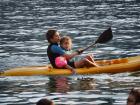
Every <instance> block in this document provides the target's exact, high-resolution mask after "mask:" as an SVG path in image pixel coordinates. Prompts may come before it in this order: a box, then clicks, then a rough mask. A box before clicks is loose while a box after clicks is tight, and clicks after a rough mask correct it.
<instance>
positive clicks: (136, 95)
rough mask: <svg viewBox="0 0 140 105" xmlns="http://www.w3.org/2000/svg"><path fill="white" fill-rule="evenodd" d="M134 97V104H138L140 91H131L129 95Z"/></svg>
mask: <svg viewBox="0 0 140 105" xmlns="http://www.w3.org/2000/svg"><path fill="white" fill-rule="evenodd" d="M129 94H131V95H133V96H134V97H135V100H136V102H135V103H140V89H135V88H133V89H131V91H130V93H129Z"/></svg>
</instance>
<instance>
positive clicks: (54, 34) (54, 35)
mask: <svg viewBox="0 0 140 105" xmlns="http://www.w3.org/2000/svg"><path fill="white" fill-rule="evenodd" d="M60 38H61V37H60V35H59V32H58V31H57V30H53V29H51V30H48V31H47V33H46V39H47V40H48V42H49V43H58V42H60Z"/></svg>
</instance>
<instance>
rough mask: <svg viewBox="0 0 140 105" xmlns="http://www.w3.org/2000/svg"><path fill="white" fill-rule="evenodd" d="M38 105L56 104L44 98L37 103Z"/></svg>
mask: <svg viewBox="0 0 140 105" xmlns="http://www.w3.org/2000/svg"><path fill="white" fill-rule="evenodd" d="M36 105H54V103H53V102H52V101H51V100H48V99H47V98H42V99H40V100H39V101H38V102H37V103H36Z"/></svg>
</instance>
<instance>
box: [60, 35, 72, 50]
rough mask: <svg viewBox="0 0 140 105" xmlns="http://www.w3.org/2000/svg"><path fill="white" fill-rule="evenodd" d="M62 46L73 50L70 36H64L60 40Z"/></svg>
mask: <svg viewBox="0 0 140 105" xmlns="http://www.w3.org/2000/svg"><path fill="white" fill-rule="evenodd" d="M60 46H61V47H62V48H64V49H66V50H71V47H72V39H71V38H70V37H69V36H64V37H62V38H61V40H60Z"/></svg>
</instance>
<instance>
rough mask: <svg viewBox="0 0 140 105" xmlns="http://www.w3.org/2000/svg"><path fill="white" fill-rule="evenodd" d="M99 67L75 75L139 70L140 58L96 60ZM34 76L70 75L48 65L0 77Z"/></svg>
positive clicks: (83, 69) (70, 73) (13, 70)
mask: <svg viewBox="0 0 140 105" xmlns="http://www.w3.org/2000/svg"><path fill="white" fill-rule="evenodd" d="M96 63H97V64H98V65H99V67H85V68H77V69H76V74H77V75H87V74H88V75H89V74H101V73H111V74H114V73H123V72H134V71H139V70H140V56H134V57H126V58H118V59H110V60H98V61H96ZM36 75H47V76H51V75H55V76H56V75H72V72H71V71H70V70H68V69H55V68H53V67H52V66H51V65H50V64H48V65H43V66H25V67H17V68H12V69H9V70H5V71H3V72H1V73H0V76H36Z"/></svg>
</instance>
